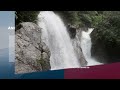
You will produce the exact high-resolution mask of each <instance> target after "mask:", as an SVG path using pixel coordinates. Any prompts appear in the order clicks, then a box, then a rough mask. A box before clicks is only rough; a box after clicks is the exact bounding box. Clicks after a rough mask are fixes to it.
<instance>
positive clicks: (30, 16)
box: [15, 11, 39, 25]
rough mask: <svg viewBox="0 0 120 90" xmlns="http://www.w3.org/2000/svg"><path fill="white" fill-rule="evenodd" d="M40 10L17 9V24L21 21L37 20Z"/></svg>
mask: <svg viewBox="0 0 120 90" xmlns="http://www.w3.org/2000/svg"><path fill="white" fill-rule="evenodd" d="M38 13H39V11H16V12H15V15H16V16H15V21H16V25H17V24H19V23H21V22H36V20H37V15H38Z"/></svg>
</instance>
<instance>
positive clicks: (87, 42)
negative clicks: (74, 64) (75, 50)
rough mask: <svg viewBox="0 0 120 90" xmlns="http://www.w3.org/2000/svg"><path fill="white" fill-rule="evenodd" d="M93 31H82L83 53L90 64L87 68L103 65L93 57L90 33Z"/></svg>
mask: <svg viewBox="0 0 120 90" xmlns="http://www.w3.org/2000/svg"><path fill="white" fill-rule="evenodd" d="M92 31H93V29H92V28H91V29H88V31H87V32H86V31H82V37H81V48H82V51H83V54H84V56H85V59H86V61H87V62H88V65H87V66H93V65H99V64H102V63H99V62H97V61H96V60H95V59H94V58H92V57H91V45H92V43H91V38H90V33H91V32H92Z"/></svg>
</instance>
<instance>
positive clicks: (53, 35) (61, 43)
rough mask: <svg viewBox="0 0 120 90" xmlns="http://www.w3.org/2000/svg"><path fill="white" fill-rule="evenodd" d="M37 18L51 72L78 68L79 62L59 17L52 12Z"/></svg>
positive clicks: (44, 13) (46, 12)
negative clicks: (46, 49)
mask: <svg viewBox="0 0 120 90" xmlns="http://www.w3.org/2000/svg"><path fill="white" fill-rule="evenodd" d="M38 18H39V22H38V24H39V26H40V27H41V28H42V40H43V41H44V42H45V43H46V44H47V45H48V47H49V49H50V52H51V57H50V65H51V70H56V69H64V68H79V67H80V62H79V61H78V59H77V57H76V54H75V52H74V48H73V46H72V42H71V40H70V37H69V34H68V32H67V29H66V27H65V25H64V23H63V21H62V20H61V19H60V17H59V16H58V15H56V14H55V13H54V12H52V11H42V12H40V14H39V15H38Z"/></svg>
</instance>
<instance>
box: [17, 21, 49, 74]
mask: <svg viewBox="0 0 120 90" xmlns="http://www.w3.org/2000/svg"><path fill="white" fill-rule="evenodd" d="M50 68H51V67H50V50H49V48H48V47H47V46H46V44H45V43H44V42H43V41H42V40H41V29H40V28H39V27H38V26H37V25H36V24H34V23H31V22H24V23H21V24H19V25H18V26H17V27H16V32H15V72H16V73H29V72H35V71H46V70H49V69H50Z"/></svg>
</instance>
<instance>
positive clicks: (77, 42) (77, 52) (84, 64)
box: [71, 28, 88, 67]
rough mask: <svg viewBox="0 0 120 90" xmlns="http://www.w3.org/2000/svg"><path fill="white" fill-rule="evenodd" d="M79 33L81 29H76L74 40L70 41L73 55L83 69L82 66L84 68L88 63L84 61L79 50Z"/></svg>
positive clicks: (80, 49)
mask: <svg viewBox="0 0 120 90" xmlns="http://www.w3.org/2000/svg"><path fill="white" fill-rule="evenodd" d="M81 31H82V28H81V29H76V36H75V38H74V39H71V40H72V44H73V47H74V50H75V53H76V55H77V58H78V60H79V62H80V65H81V66H82V67H83V66H86V65H87V63H88V62H87V61H86V59H85V57H84V54H83V52H82V48H81Z"/></svg>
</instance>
